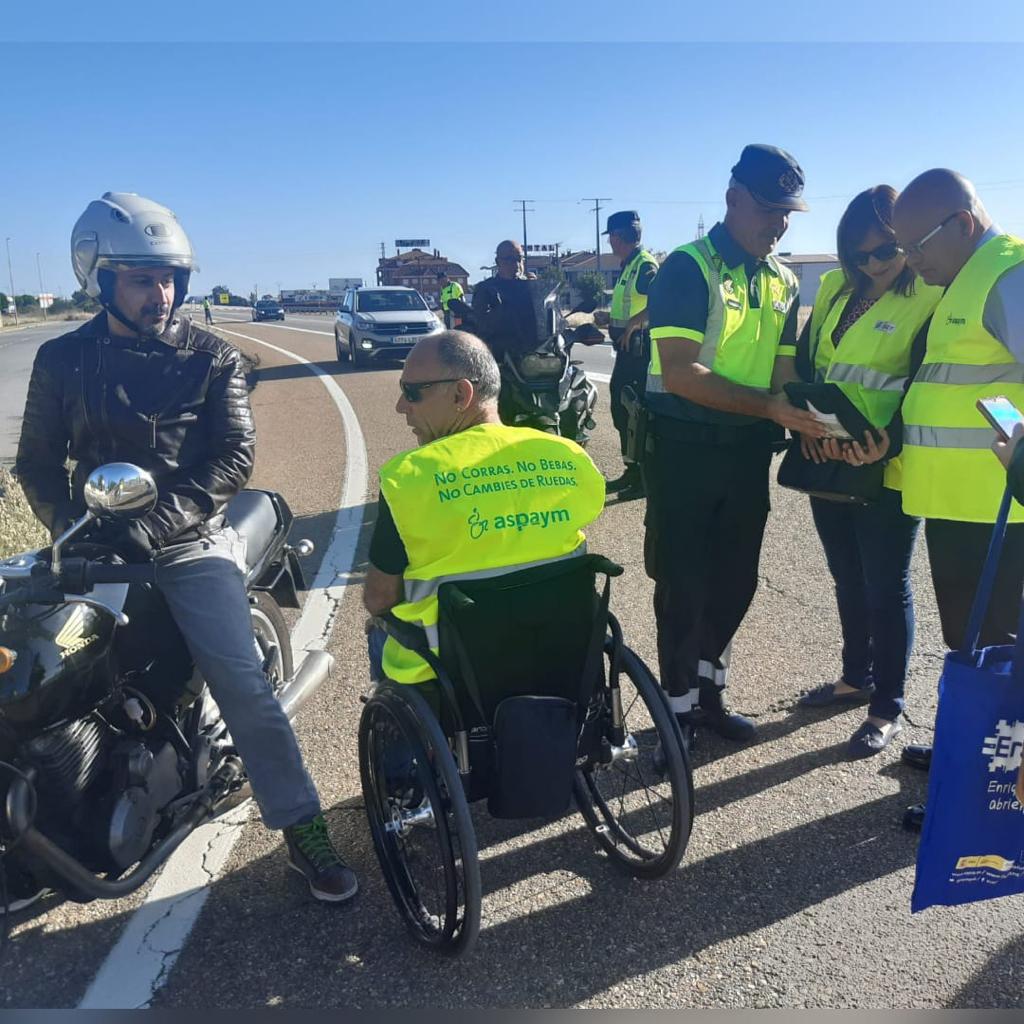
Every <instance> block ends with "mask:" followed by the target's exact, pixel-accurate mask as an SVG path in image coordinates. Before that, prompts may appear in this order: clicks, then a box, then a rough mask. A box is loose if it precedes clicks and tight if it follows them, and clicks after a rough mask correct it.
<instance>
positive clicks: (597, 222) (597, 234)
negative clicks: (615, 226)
mask: <svg viewBox="0 0 1024 1024" xmlns="http://www.w3.org/2000/svg"><path fill="white" fill-rule="evenodd" d="M580 202H581V203H593V204H594V210H593V213H594V255H595V257H596V258H597V272H598V273H599V274H600V273H601V204H602V203H610V202H611V199H610V198H609V197H608V196H603V197H601V198H595V199H581V200H580Z"/></svg>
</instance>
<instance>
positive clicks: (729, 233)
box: [644, 145, 824, 740]
mask: <svg viewBox="0 0 1024 1024" xmlns="http://www.w3.org/2000/svg"><path fill="white" fill-rule="evenodd" d="M803 186H804V176H803V171H802V170H801V169H800V166H799V165H798V164H797V162H796V161H795V160H794V159H793V157H792V156H790V155H789V154H788V153H786V152H784V151H783V150H780V149H776V148H774V147H772V146H760V145H752V146H747V147H746V148H745V149H744V150H743V153H742V155H741V157H740V160H739V163H737V164H736V166H735V167H733V169H732V179H731V180H730V182H729V188H728V191H727V192H726V204H727V212H726V215H725V220H724V222H723V223H720V224H716V225H715V226H714V227H713V228H712V229H711V232H710V233H709V235H708V236H707V237H706V238H700V239H697V240H696V241H695V242H691V243H690V244H689V245H684V246H681V247H680V248H679V249H677V250H676V251H675V252H674V253H672V254H671V255H670V256H669V257H668V259H667V260H666V261H665V263H664V264H662V267H661V270H659V271H658V275H657V277H655V279H654V283H653V285H652V286H651V294H650V298H649V301H648V313H649V316H650V326H651V363H650V368H649V370H648V375H647V397H646V402H647V407H648V411H649V412H650V413H651V416H652V421H651V426H650V434H651V435H653V451H652V452H651V454H650V455H649V456H648V458H647V459H646V460H645V465H644V479H645V484H646V487H647V494H648V506H647V518H646V526H647V534H646V538H645V542H644V554H645V562H646V567H647V573H648V575H649V576H650V577H651V578H652V579H653V580H654V581H655V589H654V612H655V616H656V618H657V624H658V660H659V662H660V667H661V679H662V685H663V686H665V688H666V689H667V691H668V695H669V701H670V703H671V705H672V708H673V710H674V711H675V712H676V714H677V716H679V718H680V724H681V725H682V726H683V728H684V739H687V738H688V737H689V734H690V732H691V730H692V728H693V725H694V724H696V723H698V722H702V723H704V724H706V725H708V726H710V727H711V728H712V729H714V730H715V731H716V732H718V733H719V734H721V735H723V736H725V737H727V738H729V739H733V740H749V739H751V738H753V736H754V735H755V732H756V729H755V726H754V723H753V722H752V721H750V719H749V718H745V717H744V716H743V715H739V714H736V713H734V712H732V711H730V709H729V708H728V706H727V705H726V703H725V701H724V698H723V689H724V687H725V677H726V664H725V662H726V660H727V657H728V649H729V646H730V644H731V642H732V638H733V634H734V633H735V632H736V630H737V629H738V628H739V625H740V623H741V622H742V621H743V617H744V615H746V612H747V608H748V607H749V605H750V602H751V600H752V599H753V597H754V592H755V591H756V589H757V569H758V563H759V561H760V555H761V540H762V536H763V533H764V526H765V522H766V520H767V518H768V467H769V464H770V462H771V456H772V449H773V444H774V442H776V441H779V440H781V438H782V428H789V429H790V430H794V431H798V432H801V433H807V434H809V435H810V436H812V437H821V436H823V434H824V428H823V427H822V425H821V424H820V423H819V421H818V420H817V419H816V417H815V416H814V415H813V414H812V413H809V412H805V411H803V410H801V409H797V408H795V407H794V406H793V405H792V404H791V403H790V402H789V400H788V399H787V398H786V396H785V395H784V394H783V393H781V388H782V385H783V383H785V382H786V381H788V380H794V379H795V378H796V371H795V369H794V366H793V357H794V355H795V353H796V317H797V296H798V293H799V287H798V283H797V280H796V277H795V276H794V274H793V272H792V271H791V270H790V269H789V268H788V267H786V266H785V265H784V264H782V263H780V262H779V261H778V260H777V259H776V258H775V257H774V256H772V255H771V252H772V250H773V249H774V248H775V245H776V243H777V242H778V240H779V239H780V238H781V237H782V235H783V234H784V233H785V231H786V228H787V227H788V225H789V215H790V213H791V212H792V211H793V210H805V209H807V207H806V204H805V203H804V201H803V199H802V198H801V194H802V192H803Z"/></svg>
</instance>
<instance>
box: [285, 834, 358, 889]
mask: <svg viewBox="0 0 1024 1024" xmlns="http://www.w3.org/2000/svg"><path fill="white" fill-rule="evenodd" d="M284 840H285V842H286V843H287V844H288V865H289V867H291V868H293V869H294V870H295V871H298V872H299V874H300V875H302V876H304V877H305V879H306V881H307V882H308V883H309V891H310V892H311V893H312V894H313V896H314V897H315V898H316V899H318V900H323V901H324V902H325V903H341V902H343V901H344V900H349V899H351V898H352V897H353V896H355V894H356V892H357V891H358V889H359V883H358V881H357V880H356V876H355V872H354V871H352V869H351V868H349V867H348V866H346V864H345V862H344V861H343V860H342V859H341V858H340V857H339V856H338V853H337V851H336V850H335V849H334V846H333V845H332V844H331V837H330V836H329V835H328V834H327V822H326V821H324V816H323V815H322V814H318V815H317V816H316V817H315V818H314V819H313V820H312V821H307V822H305V823H304V824H302V825H291V826H289V827H288V828H286V829H285V830H284Z"/></svg>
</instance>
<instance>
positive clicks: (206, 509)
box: [15, 192, 358, 902]
mask: <svg viewBox="0 0 1024 1024" xmlns="http://www.w3.org/2000/svg"><path fill="white" fill-rule="evenodd" d="M71 258H72V263H73V265H74V270H75V276H76V277H77V278H78V282H79V284H80V285H81V287H82V288H83V289H85V291H86V292H87V293H88V294H89V295H90V296H92V297H93V298H96V299H98V300H99V302H100V304H101V305H102V306H103V312H101V313H99V314H98V315H97V316H96V317H94V318H93V319H92V320H90V321H89V322H88V323H86V324H85V325H83V326H82V327H80V328H78V329H77V330H75V331H72V332H70V333H69V334H65V335H62V336H61V337H59V338H54V339H52V340H50V341H48V342H46V343H45V344H44V345H43V346H42V347H41V348H40V349H39V352H38V353H37V355H36V359H35V363H34V366H33V369H32V377H31V381H30V383H29V391H28V398H27V401H26V405H25V417H24V421H23V423H22V430H21V439H20V442H19V445H18V456H17V461H16V463H15V473H16V475H17V476H18V477H19V478H20V480H21V483H22V486H23V487H24V490H25V494H26V496H27V498H28V501H29V504H30V505H31V506H32V510H33V511H34V512H35V514H36V515H37V516H38V517H39V519H40V520H41V521H42V522H43V523H44V524H45V525H46V526H47V527H48V528H49V530H50V532H51V533H52V535H53V536H54V537H55V538H56V537H57V536H59V535H60V534H61V533H62V532H63V531H64V529H65V528H66V527H67V525H68V524H69V523H71V522H73V521H74V520H75V519H77V518H78V517H79V516H81V515H82V514H83V513H84V511H85V504H84V500H83V496H82V487H83V484H84V482H85V480H86V478H87V477H88V475H89V473H91V472H92V470H94V469H95V468H96V467H97V466H100V465H103V464H105V463H110V462H129V463H133V464H135V465H137V466H140V467H142V468H143V469H145V470H148V471H149V472H150V473H151V474H152V475H153V477H154V478H155V480H156V482H157V486H158V490H159V499H158V501H157V504H156V507H155V508H154V509H153V511H152V512H150V513H149V514H147V515H146V516H144V517H142V518H141V519H136V520H133V521H131V522H129V523H123V522H117V523H111V524H106V525H103V526H101V527H99V528H98V529H95V530H93V532H92V534H91V535H90V539H91V540H93V541H98V542H100V543H104V544H107V545H109V546H110V547H112V548H113V549H114V550H116V551H117V552H118V553H119V554H120V555H121V556H122V557H124V558H125V559H126V560H127V561H129V562H145V561H152V562H154V563H155V565H156V567H157V579H158V586H159V589H160V591H161V593H162V595H163V597H164V599H165V600H166V602H167V605H168V607H169V609H170V612H171V614H172V616H173V618H174V620H175V622H176V624H177V626H178V628H179V629H180V631H181V633H182V635H183V636H184V638H185V641H186V643H187V645H188V648H189V651H190V652H191V654H192V657H193V660H194V661H195V664H196V666H197V668H198V669H199V671H200V673H201V674H202V676H203V678H204V679H205V680H206V683H207V685H208V686H209V688H210V691H211V693H212V694H213V697H214V699H215V700H216V702H217V704H218V706H219V707H220V710H221V713H222V715H223V717H224V721H225V722H226V724H227V726H228V729H229V730H230V732H231V736H232V740H233V743H234V745H235V748H236V749H237V751H238V754H239V755H240V756H241V758H242V760H243V762H244V764H245V767H246V771H247V774H248V776H249V780H250V782H251V784H252V789H253V793H254V795H255V797H256V801H257V803H258V804H259V808H260V812H261V814H262V817H263V821H264V823H265V824H266V826H267V827H268V828H272V829H283V831H284V835H285V840H286V843H287V846H288V853H289V864H290V866H291V867H292V868H294V869H295V870H296V871H298V872H299V873H301V874H302V875H303V876H304V877H305V878H306V880H307V882H308V883H309V887H310V891H311V892H312V894H313V896H315V897H316V898H317V899H318V900H324V901H328V902H340V901H343V900H347V899H349V898H350V897H352V896H354V895H355V893H356V890H357V888H358V885H357V882H356V877H355V875H354V873H353V872H352V871H351V870H350V869H349V868H348V867H346V866H345V864H344V863H343V862H342V860H341V859H340V858H339V857H338V855H337V853H336V852H335V850H334V848H333V846H332V845H331V841H330V838H329V837H328V834H327V826H326V823H325V821H324V818H323V815H322V813H321V810H320V801H319V798H318V796H317V791H316V788H315V787H314V785H313V782H312V780H311V779H310V777H309V775H308V774H307V772H306V769H305V767H304V766H303V762H302V756H301V754H300V752H299V748H298V744H297V742H296V739H295V735H294V733H293V731H292V727H291V725H290V723H289V721H288V718H287V716H286V715H285V712H284V711H283V709H282V707H281V705H280V704H279V703H278V701H277V698H276V697H275V696H274V694H273V692H272V690H271V688H270V685H269V683H268V681H267V678H266V675H265V673H264V670H263V665H262V664H261V660H260V658H259V656H258V654H257V650H256V645H255V643H254V640H253V631H252V623H251V618H250V610H249V603H248V598H247V597H246V591H245V584H244V575H243V570H244V566H245V552H244V543H243V542H242V540H241V538H240V537H239V535H238V534H237V533H236V532H235V531H234V530H233V529H232V528H231V527H230V526H228V525H227V524H226V523H225V519H224V515H223V511H224V508H225V506H226V505H227V503H228V501H229V500H230V499H231V498H232V497H234V496H235V495H236V494H237V493H238V492H239V491H240V490H241V489H242V487H243V486H244V485H245V483H246V481H247V480H248V479H249V476H250V474H251V472H252V467H253V461H254V451H255V442H256V436H255V430H254V426H253V418H252V410H251V409H250V406H249V398H248V389H247V387H246V382H245V375H244V369H243V365H242V360H241V357H240V354H239V352H238V350H237V349H235V348H234V347H233V346H232V345H230V344H228V343H227V342H226V341H223V340H222V339H220V338H219V337H217V336H216V335H214V334H212V333H210V332H208V331H205V330H202V329H200V328H199V327H197V326H196V325H195V324H193V323H192V322H191V320H189V319H187V318H183V317H179V316H177V315H176V314H177V310H178V307H179V306H180V305H181V303H182V301H183V300H184V298H185V295H186V294H187V291H188V282H189V276H190V274H191V272H192V271H193V270H194V269H195V262H194V259H193V254H192V246H191V244H190V242H189V240H188V237H187V236H186V234H185V232H184V230H183V229H182V227H181V225H180V224H179V223H178V221H177V218H176V217H175V215H174V214H173V213H172V212H171V211H170V210H169V209H167V208H166V207H164V206H161V205H159V204H158V203H155V202H152V201H151V200H149V199H145V198H143V197H141V196H138V195H135V194H134V193H124V192H107V193H105V194H104V195H103V197H102V198H101V199H99V200H96V201H94V202H92V203H90V204H89V206H88V207H87V208H86V210H85V212H84V213H83V214H82V216H81V217H80V218H79V219H78V222H77V223H76V224H75V227H74V230H73V232H72V237H71ZM68 460H70V461H71V462H72V463H73V464H74V470H73V471H72V472H71V473H69V471H68V469H67V463H68Z"/></svg>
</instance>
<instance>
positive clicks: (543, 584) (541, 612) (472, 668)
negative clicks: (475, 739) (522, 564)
mask: <svg viewBox="0 0 1024 1024" xmlns="http://www.w3.org/2000/svg"><path fill="white" fill-rule="evenodd" d="M609 565H610V563H608V562H606V561H605V559H603V558H600V557H599V556H596V555H584V556H581V557H579V558H571V559H566V560H564V561H559V562H553V563H551V564H549V565H542V566H537V567H535V568H531V569H523V570H520V571H518V572H510V573H507V574H504V575H501V576H495V577H491V578H489V579H481V580H459V581H455V582H448V583H444V584H442V586H441V587H440V590H439V592H438V604H439V608H438V614H439V618H438V627H439V634H440V654H441V661H442V663H443V664H444V667H445V669H446V670H447V671H448V673H449V674H450V676H451V678H452V680H453V682H454V684H455V689H456V693H457V695H458V698H459V701H460V704H461V705H462V713H463V715H464V716H465V718H466V720H467V722H468V723H473V724H484V725H488V726H489V725H490V724H491V722H492V721H493V718H494V710H495V708H496V707H497V705H498V704H499V703H501V701H502V700H504V699H505V698H506V697H516V696H524V695H541V696H552V697H564V698H567V699H569V700H572V701H573V702H577V701H579V700H580V699H581V694H584V693H586V694H589V691H590V688H592V686H593V685H594V683H596V681H597V678H596V677H595V679H592V680H586V681H585V680H584V678H583V677H584V668H585V665H586V662H587V654H588V651H589V649H590V646H591V639H592V637H593V636H594V633H595V627H596V628H597V629H598V630H599V631H600V634H601V638H602V640H603V635H604V633H605V631H606V625H605V623H604V622H600V623H598V622H597V621H596V620H597V618H598V616H599V615H600V614H601V602H600V596H599V594H598V593H597V591H596V590H595V576H596V573H598V572H605V571H606V567H608V566H609ZM612 568H613V569H617V567H615V566H612ZM597 665H598V666H602V667H601V668H600V669H599V671H603V659H598V661H597ZM585 682H586V684H587V686H586V687H585V686H584V684H585ZM475 697H478V698H479V702H480V704H481V705H482V711H483V716H484V721H483V723H479V719H480V711H479V710H477V707H476V703H477V702H476V700H475V699H474V698H475Z"/></svg>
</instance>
